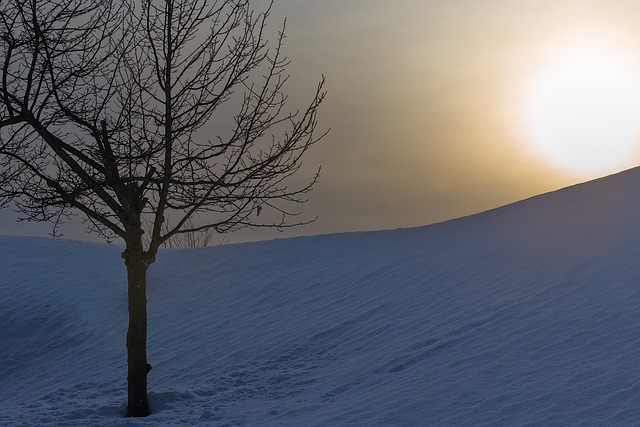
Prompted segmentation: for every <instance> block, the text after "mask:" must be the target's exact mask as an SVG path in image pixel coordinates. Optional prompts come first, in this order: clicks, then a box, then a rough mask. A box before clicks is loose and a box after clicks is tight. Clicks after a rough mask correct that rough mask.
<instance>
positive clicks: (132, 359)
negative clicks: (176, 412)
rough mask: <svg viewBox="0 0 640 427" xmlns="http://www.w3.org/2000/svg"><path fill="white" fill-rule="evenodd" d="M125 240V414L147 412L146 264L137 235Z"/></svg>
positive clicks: (132, 414)
mask: <svg viewBox="0 0 640 427" xmlns="http://www.w3.org/2000/svg"><path fill="white" fill-rule="evenodd" d="M131 240H133V241H127V249H126V250H125V252H124V253H123V258H124V259H125V264H126V266H127V279H128V285H129V330H128V332H127V365H128V376H127V382H128V396H129V398H128V405H127V416H128V417H146V416H147V415H149V404H148V401H147V373H148V366H149V365H147V296H146V287H147V267H148V266H147V264H146V263H145V260H144V256H143V250H142V242H141V239H140V236H136V238H133V239H131Z"/></svg>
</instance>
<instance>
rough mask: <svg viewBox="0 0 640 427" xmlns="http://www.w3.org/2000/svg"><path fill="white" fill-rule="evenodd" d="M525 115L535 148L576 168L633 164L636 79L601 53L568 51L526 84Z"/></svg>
mask: <svg viewBox="0 0 640 427" xmlns="http://www.w3.org/2000/svg"><path fill="white" fill-rule="evenodd" d="M525 121H526V126H527V128H528V129H527V131H528V134H529V135H530V137H531V139H532V141H533V143H534V145H535V148H536V149H537V151H539V152H540V153H541V154H542V155H543V156H545V157H546V158H548V159H549V160H550V161H552V162H554V163H555V164H557V165H559V166H561V167H563V168H566V169H569V170H571V171H573V172H577V173H581V174H595V173H605V172H614V171H616V170H619V169H621V168H624V167H629V166H631V165H632V160H633V155H634V154H635V152H636V150H637V144H638V142H639V139H640V83H638V80H637V78H635V77H633V75H632V73H631V72H630V71H629V67H628V66H627V67H625V65H624V64H623V63H621V62H620V61H618V60H617V59H616V58H614V57H611V56H608V55H607V54H605V53H596V52H593V51H579V52H573V53H572V54H571V55H567V56H565V57H564V58H563V59H561V60H559V61H556V62H554V63H553V64H550V65H549V66H547V67H546V68H545V69H544V70H543V72H542V73H540V74H539V75H538V76H537V78H534V80H533V84H532V85H531V86H530V88H529V94H528V99H527V105H526V112H525Z"/></svg>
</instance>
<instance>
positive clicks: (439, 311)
mask: <svg viewBox="0 0 640 427" xmlns="http://www.w3.org/2000/svg"><path fill="white" fill-rule="evenodd" d="M121 250H122V249H121V248H119V247H117V246H115V245H101V244H91V243H83V242H75V241H68V240H56V239H46V238H30V237H9V236H5V237H0V342H2V346H1V347H0V425H3V426H4V425H10V426H13V425H16V426H20V425H23V426H34V425H54V426H62V425H64V426H67V425H68V426H156V425H168V426H174V425H203V426H210V425H216V426H225V425H249V426H252V425H260V426H263V425H264V426H329V425H331V426H333V425H336V426H341V425H359V426H376V425H425V426H426V425H430V426H431V425H442V426H455V425H458V426H462V425H514V426H515V425H545V426H549V425H578V424H579V425H608V426H611V425H629V424H634V423H638V422H640V169H632V170H629V171H625V172H622V173H619V174H616V175H612V176H609V177H605V178H602V179H598V180H595V181H591V182H588V183H585V184H580V185H576V186H573V187H569V188H565V189H562V190H559V191H556V192H552V193H548V194H544V195H541V196H537V197H533V198H531V199H528V200H524V201H522V202H518V203H515V204H512V205H508V206H505V207H502V208H499V209H495V210H492V211H488V212H484V213H481V214H478V215H473V216H469V217H465V218H461V219H456V220H453V221H448V222H444V223H440V224H435V225H431V226H426V227H421V228H414V229H401V230H393V231H380V232H364V233H347V234H336V235H322V236H315V237H304V238H293V239H281V240H272V241H266V242H258V243H249V244H241V245H227V246H219V247H213V248H202V249H182V250H165V251H163V252H161V254H160V256H159V259H158V262H157V263H156V264H154V265H153V266H152V267H151V269H150V272H149V297H148V299H149V328H150V329H149V361H150V363H151V364H152V365H153V369H152V371H151V373H150V376H149V388H150V403H151V409H152V411H153V413H152V415H151V416H149V417H148V418H144V419H127V418H124V417H123V415H124V413H125V410H126V408H125V406H126V372H127V370H126V355H125V345H124V343H125V334H126V328H127V296H126V278H125V269H124V266H123V264H122V259H121V258H120V252H121Z"/></svg>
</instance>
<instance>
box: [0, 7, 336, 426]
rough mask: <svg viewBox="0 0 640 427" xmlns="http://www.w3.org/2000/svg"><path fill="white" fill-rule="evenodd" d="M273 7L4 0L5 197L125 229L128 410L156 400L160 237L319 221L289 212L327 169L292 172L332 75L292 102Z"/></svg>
mask: <svg viewBox="0 0 640 427" xmlns="http://www.w3.org/2000/svg"><path fill="white" fill-rule="evenodd" d="M270 10H271V5H269V6H268V8H267V9H266V10H265V11H263V12H255V11H254V10H253V9H252V7H251V5H250V2H249V1H248V0H217V1H211V0H209V1H205V0H131V1H122V0H3V1H2V3H1V4H0V37H1V41H0V42H1V44H0V62H1V64H2V65H1V67H2V71H1V76H0V78H1V82H0V85H1V87H0V167H1V169H0V185H1V187H0V205H2V206H6V205H7V204H9V203H13V205H14V206H16V207H17V209H18V210H19V211H20V212H21V214H22V215H23V218H24V219H27V220H38V221H51V222H52V223H53V232H54V234H55V233H57V230H58V226H59V224H60V223H62V222H64V221H65V219H67V218H68V217H69V216H71V215H74V214H80V215H81V217H82V218H83V220H84V221H85V223H86V225H87V227H88V229H89V230H90V231H93V232H97V233H99V234H100V235H102V236H103V237H104V238H106V239H107V240H108V241H110V240H112V239H114V238H119V239H122V241H124V244H125V247H126V249H125V250H124V252H123V253H122V257H123V258H124V262H125V265H126V269H127V279H128V296H129V329H128V333H127V338H126V345H127V354H128V356H127V357H128V407H127V411H128V416H135V417H138V416H146V415H148V413H149V409H148V403H147V373H148V370H149V369H150V365H149V364H148V361H147V354H146V339H147V313H146V272H147V269H148V267H149V266H150V265H151V264H152V263H153V262H154V261H155V258H156V253H157V251H158V249H159V248H160V247H161V246H162V245H163V244H164V243H165V242H167V241H168V240H169V239H171V238H172V237H174V236H178V235H180V234H184V233H194V232H199V231H206V230H215V232H218V233H222V232H228V231H232V230H236V229H239V228H243V227H252V228H253V227H276V228H280V227H290V226H294V225H299V224H303V223H306V222H308V221H305V220H294V221H291V218H292V217H293V216H295V215H297V214H298V213H299V212H297V211H296V210H295V209H293V210H292V208H294V207H295V206H297V205H298V204H300V203H304V202H305V198H304V197H305V194H306V193H307V192H309V191H310V190H311V188H312V187H313V185H314V184H315V182H316V180H317V176H318V175H317V173H316V174H314V175H313V176H312V177H310V178H309V181H308V183H307V184H306V185H302V186H300V187H295V188H293V187H291V183H290V180H289V179H288V178H290V177H291V176H293V175H294V174H296V172H298V171H299V169H300V167H301V160H302V156H303V154H304V153H305V152H306V151H307V149H308V148H309V147H310V146H311V145H313V144H314V143H315V142H317V141H319V140H320V139H321V138H322V137H323V136H324V133H322V134H319V135H318V133H317V132H316V127H317V119H316V117H317V112H318V108H319V106H320V104H321V102H322V100H323V98H324V95H325V92H324V89H323V85H324V78H322V80H321V81H320V83H319V84H318V86H317V88H316V89H315V91H314V92H313V93H312V94H311V101H310V103H309V104H308V105H307V107H306V108H304V109H302V110H299V111H295V112H288V110H287V109H286V105H285V104H286V102H287V96H286V95H285V94H284V89H285V84H286V82H287V80H288V75H287V74H286V67H287V65H288V61H287V59H286V58H284V57H283V55H282V52H281V48H282V42H283V39H284V25H283V27H282V30H281V31H279V32H278V34H277V36H276V37H275V42H274V43H273V45H270V44H269V43H268V42H267V35H266V23H267V18H268V17H269V15H270ZM205 124H207V126H206V127H205ZM212 127H214V128H215V129H216V130H215V131H211V130H210V129H211V128H212ZM318 172H319V171H318ZM260 211H263V214H262V215H260V216H258V214H259V213H260ZM144 230H149V232H148V235H146V236H143V235H144V234H145V232H144Z"/></svg>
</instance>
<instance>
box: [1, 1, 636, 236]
mask: <svg viewBox="0 0 640 427" xmlns="http://www.w3.org/2000/svg"><path fill="white" fill-rule="evenodd" d="M255 3H256V5H257V7H259V6H260V4H264V3H265V2H264V0H260V1H256V2H255ZM284 16H287V17H288V20H287V39H286V45H285V48H286V53H287V55H288V56H289V58H290V59H291V60H292V64H291V67H290V72H291V74H292V78H291V84H290V86H289V90H288V92H289V94H290V95H291V98H290V99H291V101H292V107H293V106H296V105H299V106H303V105H304V102H305V100H308V99H310V96H311V95H312V92H313V90H314V89H315V85H316V83H317V81H318V80H319V79H320V77H321V75H322V74H324V75H325V76H326V77H327V90H328V92H329V93H328V97H327V99H326V102H325V103H324V105H323V107H322V108H321V114H320V127H321V128H329V127H330V128H331V133H330V134H329V136H327V137H326V139H325V140H323V142H322V143H321V144H319V145H317V146H316V147H314V149H313V150H312V151H311V152H309V153H308V154H309V155H308V157H307V160H306V164H305V167H306V169H305V171H306V172H307V174H311V173H312V171H313V170H315V168H317V166H318V165H320V164H321V165H322V175H321V178H320V182H319V183H318V185H317V187H316V189H315V190H314V192H313V193H311V195H310V198H311V201H310V202H309V203H308V204H307V205H305V206H304V207H303V209H304V212H305V213H307V214H308V215H309V216H310V217H313V216H315V215H316V214H317V215H319V216H320V217H319V219H318V221H317V222H315V223H314V224H312V225H309V226H306V227H302V228H298V229H294V230H288V231H286V232H283V233H273V232H253V233H244V232H242V233H238V234H235V235H230V236H229V237H230V238H231V240H232V241H245V240H258V239H263V238H269V237H283V236H290V235H299V234H316V233H327V232H338V231H352V230H372V229H387V228H398V227H409V226H419V225H425V224H429V223H433V222H437V221H441V220H445V219H449V218H453V217H457V216H461V215H466V214H471V213H475V212H479V211H482V210H486V209H489V208H492V207H496V206H499V205H502V204H505V203H508V202H512V201H516V200H518V199H521V198H525V197H528V196H532V195H535V194H538V193H541V192H545V191H549V190H552V189H556V188H560V187H563V186H565V185H568V184H572V183H576V182H580V181H584V180H588V179H590V178H593V177H596V176H599V175H603V174H606V173H609V172H615V171H617V170H621V169H625V168H627V167H631V166H634V165H635V164H636V163H637V162H638V159H639V158H640V157H638V156H637V153H633V154H629V155H627V156H626V158H625V161H624V162H618V163H617V164H616V165H614V166H612V167H610V168H608V169H606V170H598V171H592V172H576V171H575V170H569V169H567V168H564V167H563V166H562V165H561V164H558V163H557V162H554V161H553V160H552V159H550V158H548V157H546V156H545V155H544V154H543V153H541V152H540V150H539V149H538V148H537V145H536V144H535V143H534V141H533V140H534V136H533V135H532V132H531V131H530V129H528V128H527V126H526V125H525V124H523V117H524V116H525V115H526V111H527V108H528V107H527V105H528V104H527V102H528V101H527V100H528V99H529V98H527V97H528V96H530V95H531V91H532V90H534V89H532V88H533V87H536V86H535V82H536V78H538V77H539V76H541V75H545V74H544V73H545V70H546V69H553V67H554V63H558V62H561V61H562V58H564V57H569V56H571V55H572V52H573V51H575V50H577V49H583V50H584V49H586V50H587V51H589V49H591V48H593V49H595V50H598V51H600V52H606V53H607V54H612V55H614V56H615V57H616V58H617V59H619V60H620V61H621V63H623V64H624V67H626V68H625V70H626V72H627V73H628V74H629V75H631V76H633V77H631V78H632V79H637V82H636V83H637V84H638V87H639V88H640V26H639V25H638V22H639V20H640V2H637V1H633V0H628V1H627V0H624V1H623V0H614V1H612V0H608V1H589V0H483V1H477V0H438V1H435V0H434V1H425V0H396V1H394V2H390V1H388V0H323V1H313V0H276V1H275V5H274V11H273V19H272V20H271V25H272V28H273V29H274V30H275V29H276V28H277V27H278V26H279V25H280V23H281V20H282V18H283V17H284ZM605 64H606V61H605ZM537 76H538V77H537ZM621 90H622V91H625V88H624V87H623V88H622V89H621ZM629 90H631V88H630V89H629ZM552 92H553V90H552ZM607 108H608V109H609V110H610V111H613V112H617V111H618V110H622V109H625V108H626V106H625V105H623V104H618V103H617V102H616V101H613V102H611V103H610V104H609V105H608V106H607ZM637 122H638V123H640V116H639V117H638V119H637ZM639 129H640V127H639ZM639 132H640V131H639ZM639 135H640V133H639ZM636 136H638V135H636ZM574 139H575V137H574ZM639 139H640V138H639ZM608 143H609V142H606V144H608ZM612 144H613V143H612ZM635 145H636V146H637V145H638V144H635ZM615 149H616V146H615V144H614V145H611V148H610V150H615ZM305 171H303V172H305ZM0 220H1V222H0V233H3V234H6V233H11V234H16V233H24V234H46V232H47V231H48V230H49V227H48V226H47V225H38V224H33V223H31V224H18V225H16V224H15V215H13V214H12V212H10V211H8V210H3V211H0ZM80 228H81V227H79V226H78V227H67V230H66V232H65V237H70V238H83V239H87V238H89V236H87V235H84V234H83V232H82V231H78V229H80Z"/></svg>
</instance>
